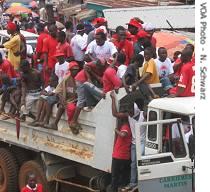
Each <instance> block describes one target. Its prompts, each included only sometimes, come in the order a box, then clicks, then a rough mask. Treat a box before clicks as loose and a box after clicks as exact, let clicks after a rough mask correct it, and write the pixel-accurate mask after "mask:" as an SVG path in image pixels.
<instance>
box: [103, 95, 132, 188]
mask: <svg viewBox="0 0 210 192" xmlns="http://www.w3.org/2000/svg"><path fill="white" fill-rule="evenodd" d="M110 96H111V99H112V115H113V116H114V117H116V118H117V119H118V121H119V122H121V123H120V126H119V127H118V128H116V129H115V133H116V140H115V144H114V149H113V153H112V170H111V174H112V181H111V185H110V186H109V187H108V190H107V192H118V188H119V187H120V186H121V187H124V186H126V185H127V184H128V183H129V172H130V156H131V139H132V135H131V129H130V126H129V123H128V118H124V119H120V118H118V116H119V117H120V115H121V114H120V112H117V109H116V103H115V95H114V91H112V92H111V94H110ZM127 110H129V109H127ZM127 110H125V111H124V113H126V112H127V113H128V111H127Z"/></svg>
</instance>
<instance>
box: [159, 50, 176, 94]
mask: <svg viewBox="0 0 210 192" xmlns="http://www.w3.org/2000/svg"><path fill="white" fill-rule="evenodd" d="M167 56H168V53H167V50H166V48H165V47H160V48H158V58H157V59H155V63H156V66H157V69H158V73H159V78H160V82H161V84H162V87H163V89H164V90H166V91H168V90H169V89H170V88H172V87H173V85H172V83H171V82H174V70H173V65H172V63H171V60H170V59H169V58H168V57H167Z"/></svg>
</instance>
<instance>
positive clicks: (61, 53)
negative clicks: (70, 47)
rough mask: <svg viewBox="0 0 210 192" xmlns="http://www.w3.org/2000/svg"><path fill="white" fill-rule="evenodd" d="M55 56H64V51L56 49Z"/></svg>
mask: <svg viewBox="0 0 210 192" xmlns="http://www.w3.org/2000/svg"><path fill="white" fill-rule="evenodd" d="M54 56H55V57H60V56H65V54H64V52H61V51H56V53H55V55H54Z"/></svg>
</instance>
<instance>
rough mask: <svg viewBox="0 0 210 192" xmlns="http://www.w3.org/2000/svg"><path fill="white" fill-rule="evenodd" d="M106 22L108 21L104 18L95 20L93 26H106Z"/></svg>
mask: <svg viewBox="0 0 210 192" xmlns="http://www.w3.org/2000/svg"><path fill="white" fill-rule="evenodd" d="M106 22H107V20H106V19H105V18H104V17H97V18H95V19H93V21H92V24H93V25H96V24H104V23H106Z"/></svg>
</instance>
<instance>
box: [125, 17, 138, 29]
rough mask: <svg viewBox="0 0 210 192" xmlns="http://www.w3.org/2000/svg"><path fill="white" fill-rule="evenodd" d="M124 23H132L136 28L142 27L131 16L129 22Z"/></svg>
mask: <svg viewBox="0 0 210 192" xmlns="http://www.w3.org/2000/svg"><path fill="white" fill-rule="evenodd" d="M126 25H132V26H134V27H136V28H142V24H141V23H139V22H138V21H137V20H136V19H134V18H132V19H131V20H130V21H129V23H126Z"/></svg>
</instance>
